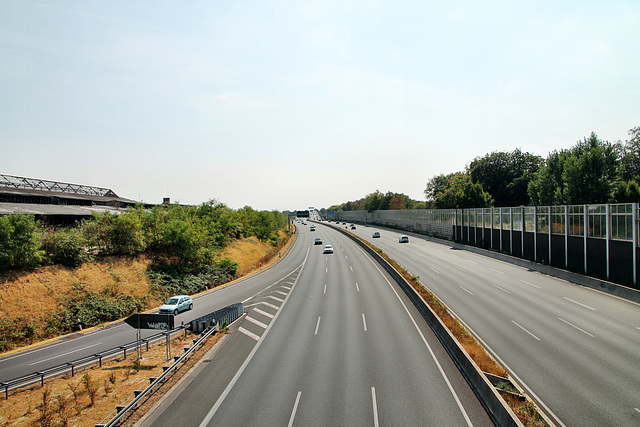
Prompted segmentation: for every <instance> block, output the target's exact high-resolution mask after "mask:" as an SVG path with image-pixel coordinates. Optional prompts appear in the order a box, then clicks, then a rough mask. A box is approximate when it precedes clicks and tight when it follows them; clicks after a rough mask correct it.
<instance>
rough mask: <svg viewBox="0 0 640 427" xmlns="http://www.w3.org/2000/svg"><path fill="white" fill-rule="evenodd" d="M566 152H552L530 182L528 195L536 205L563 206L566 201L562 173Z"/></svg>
mask: <svg viewBox="0 0 640 427" xmlns="http://www.w3.org/2000/svg"><path fill="white" fill-rule="evenodd" d="M565 157H566V156H565V155H564V152H558V151H552V152H551V153H549V156H548V157H547V160H546V163H544V164H543V165H542V166H541V167H540V168H539V169H538V171H537V172H536V173H535V175H534V177H533V179H532V180H531V181H530V182H529V185H528V187H527V188H528V191H527V192H528V193H529V197H530V199H531V203H533V204H534V205H554V204H562V200H564V189H565V186H564V179H563V177H562V172H563V170H564V161H565Z"/></svg>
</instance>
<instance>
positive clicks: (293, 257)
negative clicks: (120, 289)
mask: <svg viewBox="0 0 640 427" xmlns="http://www.w3.org/2000/svg"><path fill="white" fill-rule="evenodd" d="M301 240H302V241H301ZM302 247H304V249H305V250H306V247H307V239H306V238H304V239H300V238H298V239H297V240H296V242H294V244H293V247H292V248H291V250H289V252H287V254H286V255H285V256H284V257H283V259H282V260H281V261H280V262H278V263H276V264H275V265H274V266H272V267H270V268H269V269H266V270H265V271H263V272H261V273H259V274H256V275H254V276H251V277H249V278H247V279H244V280H240V281H238V282H236V283H234V284H232V285H228V286H226V287H223V288H219V289H215V290H212V291H211V292H208V293H206V294H203V295H200V296H198V297H196V298H195V299H194V307H193V310H191V311H186V312H183V313H180V314H179V315H178V316H176V320H175V321H176V324H179V323H180V322H181V321H184V322H185V323H188V322H190V321H191V320H193V319H196V318H198V317H200V316H203V315H205V314H208V313H211V312H213V311H215V310H218V309H221V308H224V307H226V306H228V305H230V304H233V303H236V302H240V301H244V300H246V299H247V298H250V297H251V296H253V295H255V294H257V293H258V292H260V291H262V290H263V289H264V288H265V287H267V286H269V285H271V284H273V283H275V282H277V281H279V280H281V279H282V278H283V277H285V276H287V275H289V274H291V273H292V272H293V271H294V270H296V269H297V268H298V266H299V265H300V264H301V263H302V260H303V259H304V254H305V252H304V251H303V250H302V249H300V248H302ZM154 333H157V331H153V330H143V337H146V336H149V335H152V334H154ZM135 340H136V330H135V329H133V328H132V327H130V326H129V325H127V324H125V323H124V322H119V323H116V324H113V325H112V326H110V327H108V328H105V329H102V330H99V331H95V332H90V333H78V334H73V335H69V336H67V337H65V338H63V339H61V340H58V341H56V342H54V343H51V344H49V345H44V346H41V347H37V348H34V349H31V350H27V351H23V352H20V353H16V354H12V355H9V356H5V357H1V358H0V381H8V380H11V379H14V378H18V377H20V376H22V375H27V374H30V373H33V372H36V371H41V370H45V369H47V368H50V367H53V366H56V365H60V364H63V363H66V362H67V361H71V360H75V359H79V358H82V357H85V356H90V355H93V354H98V353H100V352H102V351H106V350H109V349H112V348H116V347H118V346H120V345H123V344H127V343H130V342H133V341H135Z"/></svg>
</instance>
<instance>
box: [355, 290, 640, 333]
mask: <svg viewBox="0 0 640 427" xmlns="http://www.w3.org/2000/svg"><path fill="white" fill-rule="evenodd" d="M356 291H358V292H360V286H358V282H356ZM638 329H640V328H638Z"/></svg>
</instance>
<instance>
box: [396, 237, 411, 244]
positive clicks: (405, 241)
mask: <svg viewBox="0 0 640 427" xmlns="http://www.w3.org/2000/svg"><path fill="white" fill-rule="evenodd" d="M398 242H400V243H409V236H400V239H398Z"/></svg>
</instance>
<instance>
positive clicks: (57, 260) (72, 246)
mask: <svg viewBox="0 0 640 427" xmlns="http://www.w3.org/2000/svg"><path fill="white" fill-rule="evenodd" d="M42 243H43V248H44V250H45V251H46V253H47V255H48V256H49V260H50V261H51V262H52V263H53V264H61V265H64V266H65V267H69V268H76V267H79V266H80V265H82V263H83V262H85V261H86V260H87V259H88V258H89V256H88V255H87V253H86V251H85V249H84V248H85V239H84V236H83V235H82V233H81V232H80V231H79V230H78V229H76V228H62V229H58V230H56V229H54V228H49V229H47V230H46V231H45V233H43V235H42Z"/></svg>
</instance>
